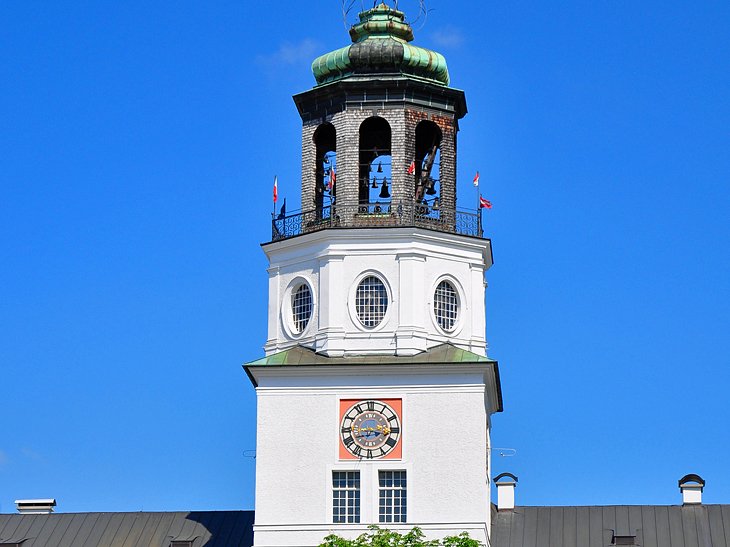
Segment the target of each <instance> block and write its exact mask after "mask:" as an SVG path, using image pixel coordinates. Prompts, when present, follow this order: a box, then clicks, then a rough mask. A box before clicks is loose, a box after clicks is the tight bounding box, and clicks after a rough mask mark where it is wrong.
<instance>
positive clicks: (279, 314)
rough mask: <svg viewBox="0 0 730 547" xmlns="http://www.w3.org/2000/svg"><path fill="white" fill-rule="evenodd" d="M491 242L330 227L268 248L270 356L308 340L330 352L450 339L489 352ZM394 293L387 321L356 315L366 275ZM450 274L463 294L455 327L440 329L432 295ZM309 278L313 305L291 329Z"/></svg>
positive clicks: (394, 349)
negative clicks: (300, 288)
mask: <svg viewBox="0 0 730 547" xmlns="http://www.w3.org/2000/svg"><path fill="white" fill-rule="evenodd" d="M490 245H491V244H490V242H489V240H485V239H479V238H471V237H466V236H460V235H456V234H449V233H442V232H435V231H430V230H422V229H417V228H388V229H372V230H368V229H352V230H324V231H321V232H315V233H312V234H305V235H303V236H300V237H297V238H293V239H290V240H284V241H280V242H276V243H271V244H269V245H266V246H264V250H265V251H266V254H267V256H268V258H269V262H270V268H269V275H270V283H269V329H268V333H269V335H268V340H267V342H266V345H265V350H266V353H267V355H268V354H272V353H276V352H279V351H283V350H286V349H288V348H291V347H293V346H296V345H303V346H306V347H309V348H311V349H314V350H315V351H317V352H319V353H322V354H325V355H328V356H331V357H337V356H343V355H365V354H388V355H394V354H395V355H414V354H416V353H419V352H421V351H424V350H426V349H428V348H430V347H434V346H437V345H439V344H442V343H445V342H449V343H452V344H454V345H456V346H459V347H462V348H463V349H466V350H469V351H472V352H474V353H478V354H481V355H485V354H486V339H485V323H484V317H485V308H484V287H485V285H484V272H485V271H486V270H487V269H488V268H489V266H491V247H490ZM369 274H372V275H375V276H377V277H379V278H380V279H381V280H382V281H383V282H384V283H385V285H386V287H387V289H388V293H389V305H388V311H387V314H386V317H385V319H384V320H383V322H382V323H381V324H379V325H378V326H377V327H375V328H370V329H368V328H365V327H363V326H362V325H361V324H360V322H359V321H358V319H357V314H356V311H355V307H354V302H353V300H354V295H355V290H356V288H357V285H358V283H359V281H360V280H361V279H362V278H363V277H365V276H366V275H369ZM442 279H446V280H448V281H450V282H451V283H452V285H453V286H454V287H455V288H456V289H457V292H458V293H459V301H460V302H459V305H460V311H459V319H458V323H457V325H456V327H455V328H454V329H453V330H452V331H450V332H445V331H443V330H441V329H440V328H439V326H438V324H437V322H436V320H435V317H434V313H433V294H434V291H435V289H436V286H437V285H438V283H439V282H440V281H441V280H442ZM302 281H305V282H306V283H308V284H309V286H310V288H311V289H312V291H313V293H314V311H313V315H312V318H311V319H310V321H309V324H308V326H307V328H306V329H305V331H304V332H303V333H301V334H297V333H295V332H293V330H292V329H291V327H290V321H291V319H290V315H291V308H290V306H291V291H292V289H293V288H295V287H296V285H297V284H298V283H301V282H302Z"/></svg>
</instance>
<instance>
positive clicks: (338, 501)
mask: <svg viewBox="0 0 730 547" xmlns="http://www.w3.org/2000/svg"><path fill="white" fill-rule="evenodd" d="M332 522H334V523H336V524H337V523H342V524H345V523H347V524H350V523H358V522H360V471H333V472H332Z"/></svg>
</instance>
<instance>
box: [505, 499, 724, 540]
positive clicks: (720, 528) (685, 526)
mask: <svg viewBox="0 0 730 547" xmlns="http://www.w3.org/2000/svg"><path fill="white" fill-rule="evenodd" d="M632 538H633V539H632ZM491 541H492V546H493V547H610V546H612V545H639V546H641V547H670V546H671V547H730V505H699V504H698V505H681V506H678V505H674V506H666V505H661V506H657V505H612V506H604V507H516V508H515V509H513V510H502V511H495V512H494V513H493V518H492V535H491Z"/></svg>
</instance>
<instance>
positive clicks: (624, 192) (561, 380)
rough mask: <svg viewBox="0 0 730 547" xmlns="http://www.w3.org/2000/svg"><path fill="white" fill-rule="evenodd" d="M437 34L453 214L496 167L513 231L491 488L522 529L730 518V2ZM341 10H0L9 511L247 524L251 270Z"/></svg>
mask: <svg viewBox="0 0 730 547" xmlns="http://www.w3.org/2000/svg"><path fill="white" fill-rule="evenodd" d="M414 4H415V2H411V3H409V2H407V1H406V0H403V1H402V2H401V7H403V8H405V9H406V10H408V11H409V12H410V13H413V5H414ZM254 5H257V6H259V7H258V8H256V11H254V7H253V6H254ZM429 6H430V7H431V8H432V9H433V11H432V12H431V14H430V17H429V19H428V22H427V24H426V25H425V27H423V28H421V29H420V30H417V32H416V43H418V44H420V45H423V46H425V47H432V48H434V49H437V50H439V51H441V52H442V53H444V55H445V56H446V58H447V60H448V63H449V68H450V71H451V74H452V85H454V86H455V87H458V88H461V89H464V90H465V91H466V94H467V102H468V105H469V114H468V115H467V117H466V118H465V119H464V120H463V122H462V124H461V133H460V135H459V147H460V148H459V152H460V156H459V162H458V166H459V169H458V173H459V177H460V178H459V182H460V185H461V188H462V192H461V193H460V203H461V204H462V205H468V204H470V203H471V200H472V199H473V192H472V188H471V187H470V181H471V178H472V176H473V174H474V171H475V170H476V169H479V170H480V171H481V173H482V177H481V180H482V185H483V191H484V193H485V195H486V197H488V198H489V199H491V200H492V201H493V203H494V209H493V210H492V211H489V212H488V214H487V216H486V229H487V232H488V235H489V236H490V237H491V238H492V240H493V244H494V257H495V265H494V267H493V268H492V269H491V270H490V272H489V273H488V281H489V289H488V332H487V336H488V340H489V343H490V355H491V356H492V357H494V358H496V359H498V360H499V361H500V368H501V373H502V386H503V391H504V400H505V412H504V413H503V414H499V415H496V416H495V418H494V428H493V442H494V445H495V446H497V447H509V448H515V449H516V450H517V454H516V455H515V456H513V457H510V458H501V457H496V458H495V462H494V471H495V473H499V472H502V471H511V472H513V473H515V474H517V475H518V476H519V477H520V483H519V487H518V491H517V496H518V503H521V504H610V503H665V504H671V503H678V502H679V500H680V497H679V492H678V490H677V483H676V481H677V479H678V478H679V477H681V476H682V475H683V474H685V473H689V472H696V473H699V474H701V475H702V476H703V477H705V478H706V479H707V481H708V485H707V488H706V490H705V499H706V500H707V501H708V502H715V503H719V502H725V503H730V473H729V472H728V465H727V462H728V458H730V402H729V399H730V398H729V396H728V391H729V390H730V368H729V367H730V357H728V355H729V352H728V349H727V342H728V339H729V336H728V328H729V327H730V252H729V249H730V229H729V222H728V218H730V214H729V211H730V129H729V128H730V101H729V100H728V95H729V93H730V41H728V28H729V27H730V4H729V3H727V2H721V1H717V2H711V1H700V2H679V1H664V2H658V1H652V0H646V1H642V2H629V1H622V0H612V1H595V2H587V1H578V0H566V1H564V2H534V1H524V2H495V1H485V2H466V1H463V0H453V1H450V2H446V1H443V0H432V1H431V2H430V3H429ZM339 10H340V6H339V2H337V1H336V0H327V1H313V2H280V3H268V4H260V3H258V4H254V3H253V2H247V1H240V0H239V1H220V2H189V1H182V2H149V1H145V2H141V1H128V2H111V1H98V2H61V1H59V2H38V1H27V0H23V1H20V0H11V1H6V2H4V3H3V6H2V25H1V26H2V31H0V82H1V84H0V185H1V187H2V199H0V234H1V237H2V245H0V264H1V265H2V267H0V321H1V323H2V329H0V365H1V366H2V374H1V375H0V385H1V386H2V397H1V398H0V405H1V406H0V408H1V409H2V413H1V414H0V416H1V417H0V420H1V422H0V432H1V434H0V510H2V511H4V512H8V511H13V510H14V506H13V500H14V499H16V498H24V497H56V498H58V500H59V509H60V510H62V511H88V510H140V509H145V510H168V509H169V510H172V509H223V508H245V509H248V508H253V504H254V498H253V493H254V485H253V477H254V474H253V473H254V460H253V459H251V458H248V457H245V456H244V452H245V451H247V450H252V449H254V447H255V396H254V391H253V389H252V387H251V386H250V384H249V382H248V380H247V378H246V376H245V374H244V372H243V371H242V369H241V366H240V365H241V363H243V362H245V361H247V360H252V359H255V358H258V357H259V356H261V354H262V349H261V347H262V345H263V343H264V341H265V336H266V334H265V332H266V326H265V320H266V300H265V295H266V290H267V283H266V281H267V274H266V262H265V258H264V255H263V253H262V252H261V250H260V248H259V243H261V242H264V241H266V240H267V237H269V235H270V225H269V213H270V210H271V198H270V195H271V181H272V177H273V175H274V174H275V173H276V174H278V175H279V180H280V191H281V193H282V194H284V195H286V196H287V197H288V200H289V201H288V205H289V207H290V208H295V206H296V200H297V199H298V181H299V176H300V170H301V166H300V160H299V147H300V134H299V128H300V121H299V117H298V115H297V112H296V109H295V107H294V104H293V102H292V100H291V95H292V94H294V93H297V92H301V91H304V90H306V89H308V88H310V87H311V86H312V85H313V83H314V80H313V78H312V75H311V72H310V69H309V65H310V62H311V60H312V59H313V58H314V57H315V56H316V55H319V54H321V53H324V52H326V51H329V50H331V49H334V48H337V47H340V46H343V45H345V44H346V43H347V40H348V37H347V33H346V31H345V29H344V27H343V24H342V20H341V15H340V11H339Z"/></svg>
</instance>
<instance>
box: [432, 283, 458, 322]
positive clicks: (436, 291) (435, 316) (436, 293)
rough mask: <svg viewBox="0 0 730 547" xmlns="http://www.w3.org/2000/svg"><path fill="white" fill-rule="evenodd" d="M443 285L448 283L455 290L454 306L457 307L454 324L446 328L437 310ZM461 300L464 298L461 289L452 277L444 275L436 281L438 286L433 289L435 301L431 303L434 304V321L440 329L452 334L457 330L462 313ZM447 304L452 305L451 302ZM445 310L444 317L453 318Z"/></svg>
mask: <svg viewBox="0 0 730 547" xmlns="http://www.w3.org/2000/svg"><path fill="white" fill-rule="evenodd" d="M442 285H448V286H449V287H450V288H451V290H452V291H453V296H454V298H455V300H456V303H455V304H454V307H455V311H454V317H453V321H452V324H451V326H450V327H449V328H446V327H445V326H444V325H443V324H442V322H441V320H439V315H438V313H437V312H436V304H437V296H438V294H439V292H440V291H441V290H442V289H441V286H442ZM444 292H445V291H444ZM461 302H462V299H461V295H460V294H459V289H458V288H457V285H456V283H454V281H453V280H452V279H450V278H447V277H442V278H441V279H439V280H438V281H437V282H436V287H435V288H434V290H433V301H432V303H431V304H432V305H431V313H432V314H433V318H434V321H436V325H437V326H438V327H439V329H440V330H442V331H443V332H446V333H448V334H452V333H453V332H454V331H456V329H457V328H458V326H459V321H460V319H461V315H462V305H461ZM446 304H447V305H450V303H446ZM444 311H445V316H444V317H443V319H446V320H451V319H452V318H451V317H448V315H447V314H448V312H447V311H446V310H444Z"/></svg>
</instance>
